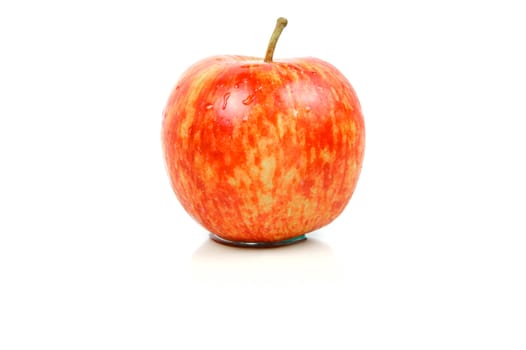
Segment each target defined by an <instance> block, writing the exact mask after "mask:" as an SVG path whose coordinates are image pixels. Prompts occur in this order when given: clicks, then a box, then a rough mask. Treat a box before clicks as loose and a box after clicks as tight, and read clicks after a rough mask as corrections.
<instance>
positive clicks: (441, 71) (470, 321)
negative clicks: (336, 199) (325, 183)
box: [0, 0, 526, 350]
mask: <svg viewBox="0 0 526 350" xmlns="http://www.w3.org/2000/svg"><path fill="white" fill-rule="evenodd" d="M523 8H524V7H523V6H522V5H521V1H515V2H513V1H506V0H499V1H465V0H464V1H462V0H458V1H440V2H429V1H427V2H426V1H404V0H400V1H360V2H358V1H350V2H343V1H341V2H337V1H329V0H324V1H318V2H315V1H302V2H286V1H284V0H265V1H258V2H250V1H238V2H234V1H228V0H223V1H199V0H194V1H188V2H183V1H173V0H172V1H165V2H159V1H129V2H124V1H123V2H117V1H111V0H110V1H89V2H88V1H86V2H80V1H63V2H62V1H2V3H1V4H0V167H1V171H0V180H1V181H0V348H1V349H5V350H11V349H194V348H195V349H197V348H199V349H211V348H214V349H270V348H272V349H290V348H296V349H301V348H307V347H311V346H312V347H313V348H319V349H344V348H345V349H350V348H353V349H525V348H526V254H525V252H526V238H525V235H526V223H525V220H526V219H525V217H526V215H525V214H526V213H525V212H526V203H525V199H524V198H526V186H525V179H526V170H525V162H526V161H525V159H526V157H525V155H524V153H525V152H524V151H525V150H526V127H525V125H526V124H525V123H524V121H525V120H526V83H525V82H526V68H525V67H526V46H525V43H526V34H525V33H526V21H525V11H524V10H523ZM278 16H285V17H287V18H288V19H289V25H288V27H287V28H286V29H285V31H284V33H283V35H282V37H281V40H280V42H279V43H278V47H277V49H276V53H275V58H278V59H279V58H290V57H301V56H315V57H318V58H321V59H324V60H326V61H329V62H331V63H332V64H334V65H335V66H336V67H338V68H339V69H340V70H341V71H342V72H343V73H344V74H345V75H346V76H347V77H348V79H349V80H350V81H351V83H352V84H353V86H354V88H355V89H356V91H357V93H358V96H359V98H360V100H361V102H362V106H363V111H364V115H365V121H366V128H367V146H366V157H365V162H364V168H363V172H362V176H361V179H360V181H359V184H358V188H357V190H356V192H355V195H354V197H353V198H352V200H351V202H350V204H349V205H348V207H347V208H346V210H345V212H344V213H343V214H342V215H341V216H340V217H339V218H338V219H337V220H336V221H335V222H334V223H332V224H331V225H329V226H327V227H325V228H323V229H321V230H320V231H318V232H316V233H313V234H312V235H310V236H309V237H310V238H309V240H308V241H307V242H305V243H302V244H298V245H295V246H290V247H286V248H279V249H273V250H242V249H241V250H240V249H235V248H229V247H225V246H221V245H218V244H215V243H213V242H211V241H210V240H209V239H208V236H207V233H206V231H205V230H204V229H203V228H201V227H200V226H198V225H197V224H196V223H195V222H194V221H193V220H192V219H190V218H189V217H188V216H187V214H186V213H185V212H184V210H183V209H182V208H181V206H180V205H179V203H178V202H177V201H176V199H175V196H174V195H173V193H172V191H171V189H170V187H169V184H168V179H167V176H166V174H165V169H164V164H163V160H162V153H161V146H160V126H161V112H162V110H163V108H164V104H165V102H166V99H167V97H168V94H169V93H170V90H171V89H172V87H173V86H174V85H175V83H176V81H177V79H178V77H179V76H180V74H181V73H182V72H183V71H184V70H185V69H186V68H187V67H188V66H189V65H190V64H192V63H194V62H195V61H197V60H199V59H201V58H204V57H206V56H210V55H214V54H244V55H256V56H262V55H263V54H264V52H265V49H266V44H267V41H268V38H269V37H270V34H271V32H272V29H273V27H274V23H275V20H276V18H277V17H278Z"/></svg>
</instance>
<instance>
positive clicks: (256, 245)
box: [210, 233, 307, 248]
mask: <svg viewBox="0 0 526 350" xmlns="http://www.w3.org/2000/svg"><path fill="white" fill-rule="evenodd" d="M210 238H211V239H212V240H213V241H215V242H218V243H221V244H224V245H229V246H234V247H248V248H274V247H282V246H286V245H291V244H294V243H299V242H303V241H305V240H306V239H307V237H306V236H305V235H304V234H303V235H299V236H296V237H292V238H287V239H284V240H281V241H272V242H250V241H231V240H229V239H226V238H223V237H219V236H218V235H216V234H213V233H211V234H210Z"/></svg>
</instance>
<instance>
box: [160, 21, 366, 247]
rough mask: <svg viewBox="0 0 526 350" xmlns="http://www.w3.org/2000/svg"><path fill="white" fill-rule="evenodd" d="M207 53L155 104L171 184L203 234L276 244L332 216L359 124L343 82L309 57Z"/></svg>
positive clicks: (357, 148)
mask: <svg viewBox="0 0 526 350" xmlns="http://www.w3.org/2000/svg"><path fill="white" fill-rule="evenodd" d="M286 24H287V22H286V20H285V19H283V18H280V19H278V22H277V25H276V29H275V31H274V34H273V36H272V38H271V40H270V44H269V48H268V50H267V55H266V57H265V59H261V58H256V57H245V56H215V57H209V58H206V59H204V60H202V61H200V62H197V63H196V64H195V65H193V66H192V67H190V68H189V69H188V70H187V71H186V72H185V73H184V74H183V76H182V77H181V78H180V80H179V82H178V83H177V85H176V87H175V89H174V90H173V91H172V93H171V95H170V98H169V100H168V103H167V105H166V108H165V111H164V119H163V124H162V143H163V149H164V155H165V160H166V165H167V171H168V174H169V176H170V180H171V184H172V187H173V190H174V192H175V194H176V196H177V198H178V199H179V201H180V202H181V204H182V206H183V207H184V209H185V210H186V211H187V212H188V213H189V214H190V215H191V216H192V217H193V218H194V219H195V220H197V221H198V222H199V223H200V224H201V225H202V226H204V227H205V228H206V229H207V230H209V231H210V232H211V233H212V234H213V235H212V238H215V239H216V240H219V241H222V242H230V243H234V244H235V243H237V244H240V245H243V244H247V245H250V244H258V243H260V244H263V245H265V244H268V245H272V244H277V245H279V244H281V243H283V244H284V243H288V242H293V241H296V240H298V239H302V238H304V237H305V236H304V234H305V233H308V232H311V231H313V230H316V229H318V228H320V227H322V226H325V225H327V224H329V223H330V222H331V221H333V220H334V219H335V218H336V217H337V216H338V215H339V214H340V213H341V212H342V211H343V210H344V208H345V206H346V205H347V203H348V202H349V200H350V198H351V195H352V193H353V191H354V189H355V186H356V183H357V181H358V176H359V174H360V170H361V167H362V160H363V153H364V144H365V130H364V121H363V116H362V111H361V107H360V103H359V101H358V98H357V96H356V93H355V91H354V89H353V88H352V86H351V84H350V83H349V81H348V80H347V79H346V78H345V77H344V76H343V75H342V73H340V72H339V71H338V70H337V69H336V68H335V67H333V66H332V65H330V64H329V63H327V62H324V61H322V60H319V59H316V58H297V59H287V60H285V59H283V60H273V59H272V56H273V52H274V47H275V44H276V41H277V39H278V37H279V35H280V33H281V31H282V29H283V28H284V27H285V25H286Z"/></svg>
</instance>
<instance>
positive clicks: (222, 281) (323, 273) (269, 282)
mask: <svg viewBox="0 0 526 350" xmlns="http://www.w3.org/2000/svg"><path fill="white" fill-rule="evenodd" d="M191 273H192V280H193V282H194V283H195V284H198V285H204V286H207V287H231V286H234V287H324V286H329V287H330V286H339V285H342V284H343V283H344V277H343V276H344V273H343V267H342V265H341V263H340V262H339V260H338V259H337V258H336V256H335V255H334V254H333V252H332V249H331V248H330V246H328V245H327V244H325V243H323V242H321V241H319V240H317V239H315V238H311V237H309V238H307V240H305V241H303V242H299V243H296V244H293V245H290V246H284V247H279V248H263V249H258V248H238V247H231V246H226V245H222V244H219V243H217V242H214V241H212V240H211V239H207V240H206V241H205V242H204V243H203V244H202V245H201V246H200V247H199V248H198V249H197V250H196V251H195V253H194V254H193V256H192V259H191Z"/></svg>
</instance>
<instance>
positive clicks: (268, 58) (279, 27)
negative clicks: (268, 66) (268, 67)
mask: <svg viewBox="0 0 526 350" xmlns="http://www.w3.org/2000/svg"><path fill="white" fill-rule="evenodd" d="M287 23H288V21H287V19H286V18H283V17H280V18H278V20H277V21H276V27H275V28H274V32H273V33H272V36H271V37H270V41H269V42H268V47H267V53H266V55H265V62H272V58H273V56H274V50H275V49H276V44H277V42H278V39H279V36H280V35H281V32H282V31H283V28H285V27H286V26H287Z"/></svg>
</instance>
